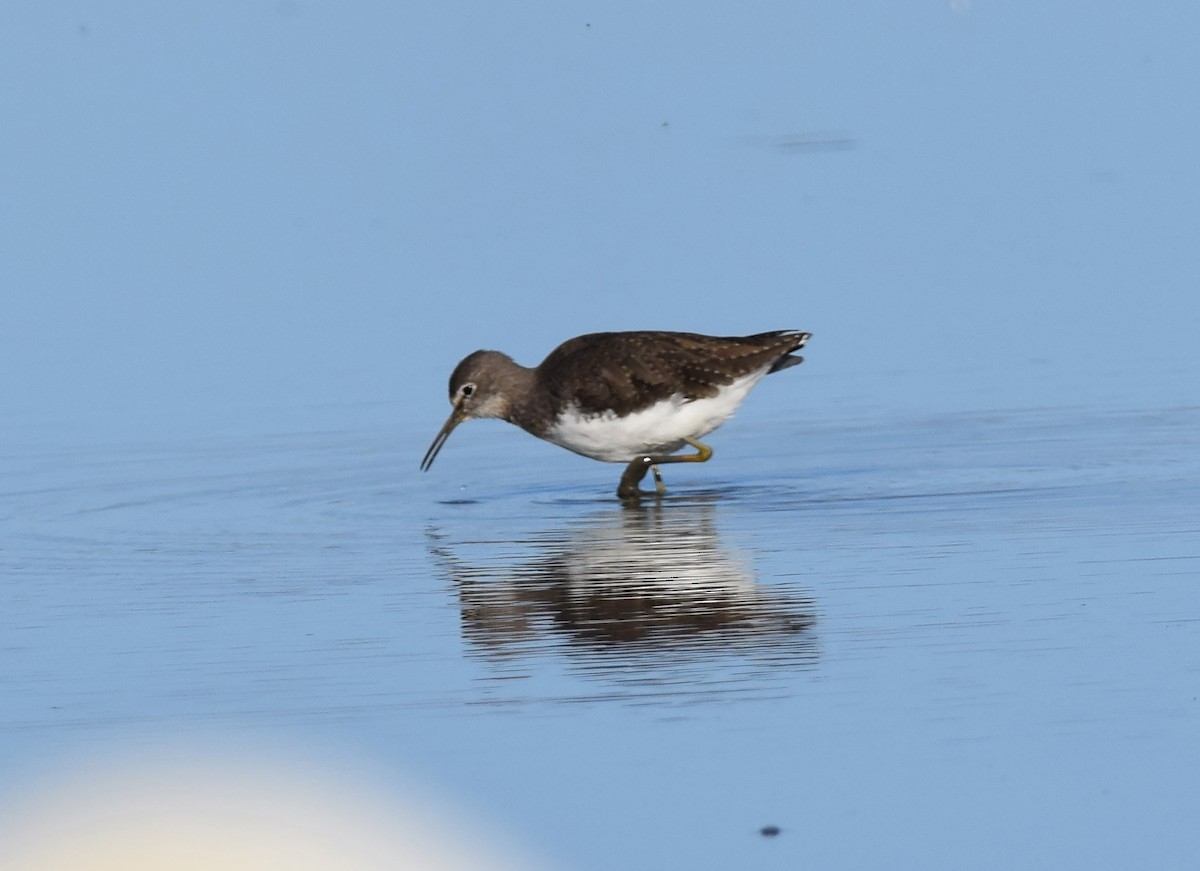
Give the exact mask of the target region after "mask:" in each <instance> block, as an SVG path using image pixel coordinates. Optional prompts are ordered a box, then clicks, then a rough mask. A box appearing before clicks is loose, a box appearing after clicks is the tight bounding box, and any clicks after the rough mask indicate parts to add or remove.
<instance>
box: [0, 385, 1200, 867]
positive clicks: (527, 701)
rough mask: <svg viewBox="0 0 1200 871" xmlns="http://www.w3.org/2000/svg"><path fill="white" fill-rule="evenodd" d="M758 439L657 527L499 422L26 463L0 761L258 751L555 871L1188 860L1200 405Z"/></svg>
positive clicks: (1043, 412)
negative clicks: (235, 748) (303, 762)
mask: <svg viewBox="0 0 1200 871" xmlns="http://www.w3.org/2000/svg"><path fill="white" fill-rule="evenodd" d="M746 417H747V418H748V420H747V421H745V422H742V421H740V420H739V422H737V423H734V424H731V425H730V426H729V427H728V432H729V433H731V437H729V438H724V439H722V438H720V434H718V436H716V437H714V438H713V439H712V440H713V441H714V442H715V443H716V444H717V446H718V447H717V453H716V456H715V457H714V459H713V460H712V461H710V463H709V464H707V465H706V466H703V467H689V468H686V469H684V468H676V469H670V470H667V471H669V472H671V473H672V474H671V475H670V477H669V479H668V485H669V486H670V487H671V492H670V493H669V494H668V496H667V497H666V498H665V499H664V500H662V501H661V502H658V501H649V502H647V504H644V505H643V506H641V507H639V508H628V507H622V506H621V505H620V503H618V502H617V501H616V500H615V499H614V498H612V496H611V490H612V488H613V486H614V485H615V480H616V473H617V472H618V471H619V470H618V468H617V467H615V466H607V465H602V464H596V463H591V462H589V461H585V460H582V459H579V458H575V457H573V456H571V455H568V454H566V453H565V452H559V451H557V450H556V449H554V448H552V447H550V446H545V445H541V444H539V443H537V442H536V441H534V440H532V439H528V438H527V437H523V435H522V434H520V433H519V432H517V431H515V430H512V431H510V430H508V429H506V428H500V427H494V428H490V431H489V428H485V426H484V425H477V426H476V427H475V428H474V429H472V428H468V427H464V428H463V430H462V431H461V432H459V433H456V441H452V443H451V444H450V445H448V447H447V449H446V451H444V452H443V456H442V457H441V458H440V460H439V465H438V466H437V467H436V469H435V471H434V472H430V473H428V474H426V475H424V476H421V475H420V474H419V473H417V472H416V471H415V464H416V461H417V460H418V459H419V451H418V452H416V453H411V452H410V453H407V454H403V453H401V452H400V451H399V450H398V449H397V440H396V439H395V438H394V437H393V435H394V434H393V433H391V432H390V431H385V430H373V429H364V430H362V431H357V432H356V431H353V430H346V431H341V432H326V433H310V434H304V435H289V436H279V437H276V438H263V439H260V438H255V439H246V440H234V439H212V440H195V441H191V442H175V443H169V444H161V445H118V446H110V447H105V448H90V449H89V448H85V447H83V446H80V447H78V448H75V449H72V450H64V449H56V450H53V451H45V452H40V451H38V450H36V449H29V450H27V451H26V452H23V453H21V454H19V455H16V456H12V455H10V456H8V457H6V458H5V464H6V467H7V468H9V469H10V470H15V474H14V475H12V476H10V477H9V478H8V484H7V486H6V488H5V490H4V492H3V503H2V504H3V506H4V515H3V522H4V525H5V528H6V536H5V539H6V540H5V547H4V551H3V577H4V587H3V595H4V599H5V602H6V608H5V610H4V614H3V618H2V625H0V628H2V632H3V637H4V639H5V648H6V654H5V668H4V679H5V686H6V693H5V698H6V701H5V704H4V726H3V728H4V733H5V741H4V742H3V746H4V751H3V754H2V755H0V762H2V763H3V764H4V765H5V766H8V767H11V768H12V769H13V770H18V771H19V770H25V769H28V768H30V767H31V763H30V760H31V759H36V758H39V757H40V758H53V756H54V754H56V753H61V752H63V751H64V750H67V749H71V750H73V751H76V752H77V751H78V749H79V747H80V745H83V746H85V747H89V746H90V747H94V748H96V749H97V752H99V751H101V750H104V749H105V748H106V747H109V748H111V747H116V748H121V747H128V746H131V745H132V746H136V745H138V744H139V743H140V742H142V741H145V740H150V739H152V738H155V737H160V736H162V735H175V736H179V735H183V736H188V735H195V736H197V737H198V738H199V737H203V738H204V739H205V740H206V741H211V740H213V736H214V735H217V736H223V737H222V740H226V741H235V740H238V736H243V737H245V738H246V739H247V740H249V739H250V738H253V739H254V740H264V739H265V737H267V736H275V737H276V739H278V740H284V741H286V742H294V743H295V744H296V745H297V746H303V747H305V748H307V750H306V752H308V753H312V754H314V755H317V756H321V755H323V754H324V755H336V754H345V753H348V752H351V753H352V754H353V755H355V756H356V757H358V758H368V759H372V760H375V764H376V765H377V766H379V767H380V768H381V769H382V770H383V771H385V772H386V771H391V772H392V773H393V776H395V777H396V778H398V779H402V778H405V777H411V776H416V777H418V778H421V779H424V780H425V781H428V782H434V783H437V784H438V785H439V786H440V787H441V788H444V789H447V790H449V791H450V793H451V794H453V795H456V796H458V797H459V798H460V799H461V800H463V801H464V802H466V803H467V804H468V805H470V806H471V807H473V808H475V809H476V810H477V811H479V812H480V813H482V814H484V815H486V816H487V817H488V818H489V819H491V820H492V821H494V822H497V823H499V824H500V825H501V826H502V827H503V828H504V829H505V830H507V831H508V832H510V833H512V834H515V835H516V836H517V837H518V839H519V840H520V841H521V842H522V843H524V844H527V845H531V846H533V847H535V848H536V849H537V850H539V851H541V852H542V854H543V855H545V856H547V857H549V858H550V859H551V860H552V861H554V862H557V863H560V864H561V865H563V866H565V867H579V868H611V867H664V866H668V865H675V866H686V867H712V868H717V867H731V866H735V865H736V866H740V867H795V866H797V865H799V864H801V863H816V864H823V865H836V866H840V867H877V866H879V865H881V864H889V863H894V862H901V864H912V865H920V866H922V867H944V868H951V867H963V866H968V865H976V864H979V863H980V857H981V850H983V849H984V846H985V845H986V856H985V861H984V862H983V864H985V865H988V866H991V867H1016V866H1022V867H1044V868H1051V867H1062V866H1063V865H1069V864H1077V863H1079V862H1084V863H1087V864H1089V865H1094V866H1096V867H1111V868H1116V867H1125V866H1128V865H1129V864H1131V863H1136V862H1148V863H1150V864H1153V865H1155V866H1156V867H1164V868H1165V867H1186V866H1187V865H1188V864H1189V863H1190V862H1192V861H1193V860H1194V859H1195V858H1196V856H1197V848H1198V846H1200V841H1198V839H1197V837H1196V835H1195V829H1194V826H1192V825H1191V824H1190V819H1191V816H1192V808H1194V806H1195V802H1196V799H1197V786H1196V784H1197V783H1200V749H1198V748H1197V744H1196V741H1195V735H1196V734H1197V726H1198V724H1200V703H1198V702H1197V689H1198V678H1200V671H1198V670H1200V660H1198V659H1197V651H1198V650H1200V636H1198V632H1200V620H1198V619H1197V618H1198V616H1200V586H1198V585H1197V584H1196V578H1197V574H1198V572H1200V549H1198V548H1197V542H1198V541H1200V537H1198V536H1197V525H1196V517H1197V515H1196V510H1195V509H1196V505H1197V504H1200V452H1198V451H1197V444H1196V433H1197V432H1198V431H1200V410H1197V409H1195V408H1171V409H1157V410H1149V409H1139V410H1128V411H1113V412H1108V413H1102V414H1101V413H1091V414H1088V413H1081V412H1079V411H1077V410H1068V409H1039V410H1016V411H1013V410H1010V411H1004V412H1001V411H997V412H995V413H992V414H962V415H954V416H939V417H932V418H891V419H876V420H867V419H862V420H857V421H833V420H824V421H815V422H814V421H810V422H807V423H804V424H796V423H793V422H789V421H787V420H786V418H785V417H784V416H782V415H779V414H777V413H762V414H757V415H755V414H753V413H750V412H749V410H748V411H747V415H746ZM348 418H349V419H353V414H352V413H351V414H350V415H348ZM435 425H436V422H435ZM426 429H428V428H426ZM723 432H724V431H723ZM422 434H425V432H424V430H421V431H416V430H414V431H413V432H412V433H411V435H412V438H413V439H417V438H420V436H421V435H422ZM510 436H512V437H511V438H509V437H510ZM732 436H736V438H734V437H732ZM497 442H498V443H500V444H501V445H502V446H503V452H502V453H497V452H496V450H495V449H494V447H493V446H494V444H495V443H497ZM32 767H34V768H36V766H32ZM768 825H774V826H778V827H779V828H780V829H781V832H780V834H779V835H778V836H777V837H773V838H765V837H763V836H762V835H761V834H759V830H760V829H761V828H762V827H764V826H768ZM1018 833H1019V836H1018Z"/></svg>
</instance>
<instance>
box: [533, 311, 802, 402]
mask: <svg viewBox="0 0 1200 871" xmlns="http://www.w3.org/2000/svg"><path fill="white" fill-rule="evenodd" d="M807 339H808V334H807V333H799V332H794V331H791V330H781V331H778V332H772V333H759V334H757V335H753V336H704V335H699V334H697V333H673V332H653V331H646V332H635V333H590V334H588V335H585V336H578V337H576V338H574V339H570V340H568V341H566V342H564V343H563V344H561V345H559V346H558V347H557V348H556V349H554V350H553V351H551V352H550V355H549V356H547V357H546V359H545V360H543V361H542V363H541V364H540V365H539V366H538V367H537V369H536V370H535V371H536V377H537V383H538V384H539V386H541V387H542V389H543V390H544V394H543V395H545V396H547V397H549V398H551V400H552V402H553V405H554V407H553V409H552V411H553V412H554V413H557V412H559V411H561V410H562V409H563V408H565V407H566V406H567V405H569V404H572V403H573V404H575V405H576V406H577V407H578V409H579V410H580V411H581V412H582V413H584V414H604V413H609V412H611V413H615V414H617V415H626V414H629V413H631V412H634V411H638V410H640V409H642V408H646V407H648V406H651V405H653V404H655V403H656V402H660V401H662V400H664V399H668V398H670V397H671V396H674V395H675V394H677V393H679V394H682V395H683V396H684V397H685V398H686V399H701V398H704V397H710V396H715V395H716V394H717V391H718V390H720V388H722V387H724V386H726V385H728V384H730V383H732V382H733V381H735V380H736V379H738V378H741V377H743V376H745V375H749V374H750V373H751V372H754V371H756V370H758V369H761V368H762V367H763V366H768V365H770V366H771V371H772V372H777V371H779V370H780V369H786V368H787V367H788V366H794V365H795V364H797V363H799V362H801V360H802V359H803V358H801V357H793V356H789V355H790V354H791V352H792V351H795V350H797V349H799V348H800V347H802V346H803V345H804V343H805V341H807Z"/></svg>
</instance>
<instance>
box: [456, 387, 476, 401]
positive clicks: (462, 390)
mask: <svg viewBox="0 0 1200 871" xmlns="http://www.w3.org/2000/svg"><path fill="white" fill-rule="evenodd" d="M458 392H459V393H461V394H462V395H463V398H464V399H465V398H466V397H468V396H470V395H471V394H472V393H474V392H475V385H474V384H464V385H463V386H462V387H460V388H458Z"/></svg>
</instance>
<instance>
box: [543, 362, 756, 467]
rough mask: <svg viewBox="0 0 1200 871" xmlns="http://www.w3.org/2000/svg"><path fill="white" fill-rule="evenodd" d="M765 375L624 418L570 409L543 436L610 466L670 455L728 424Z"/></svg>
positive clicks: (751, 376) (678, 398) (753, 375)
mask: <svg viewBox="0 0 1200 871" xmlns="http://www.w3.org/2000/svg"><path fill="white" fill-rule="evenodd" d="M769 369H770V367H769V366H764V367H763V368H761V369H759V370H758V371H757V372H751V373H750V374H749V375H746V376H744V377H742V378H739V379H737V380H736V381H734V382H733V383H732V384H730V385H729V386H727V387H723V388H721V391H720V392H719V393H718V394H717V395H716V396H713V397H711V398H708V399H692V400H688V399H684V398H683V397H682V396H680V395H679V394H676V395H675V396H672V397H671V398H670V399H665V400H663V401H662V402H659V403H656V404H655V405H652V406H650V407H649V408H645V409H642V410H641V411H636V412H634V413H633V414H631V415H628V416H627V417H618V416H617V415H616V414H614V413H612V412H606V413H604V414H594V415H584V414H581V413H580V412H579V409H578V408H577V407H575V406H568V407H567V409H566V411H564V412H563V414H562V415H561V416H560V417H559V418H558V422H557V423H556V424H555V425H554V428H553V429H551V430H550V431H549V432H548V433H546V440H547V441H550V442H553V443H554V444H556V445H560V446H562V447H564V448H566V449H567V450H571V451H574V452H575V453H577V454H583V455H584V456H585V457H591V458H592V459H594V460H604V461H605V462H608V463H628V462H629V461H630V460H633V459H634V458H635V457H638V456H642V455H644V454H652V453H659V454H664V453H667V454H669V453H671V452H673V451H677V450H679V449H680V448H681V447H683V445H684V439H685V438H693V439H698V438H700V437H702V436H705V435H708V433H710V432H712V431H713V430H714V429H716V428H717V427H719V426H720V425H721V424H723V423H724V422H725V421H727V420H729V418H730V417H732V416H733V413H734V411H736V410H737V407H738V406H739V405H741V404H742V400H743V399H745V398H746V394H747V393H749V392H750V388H751V387H753V386H754V385H755V384H757V383H758V382H759V381H760V380H761V379H762V377H763V376H764V375H766V374H767V371H768V370H769Z"/></svg>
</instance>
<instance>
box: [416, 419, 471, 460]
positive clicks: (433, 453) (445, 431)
mask: <svg viewBox="0 0 1200 871" xmlns="http://www.w3.org/2000/svg"><path fill="white" fill-rule="evenodd" d="M464 420H466V417H465V416H464V415H463V414H462V412H460V411H459V410H458V409H457V408H456V409H454V411H452V412H450V417H449V418H448V419H447V420H446V423H445V425H444V426H443V427H442V428H441V429H440V430H438V434H437V435H436V436H434V439H433V444H431V445H430V446H429V450H427V451H426V452H425V459H423V460H421V471H422V472H428V471H429V467H430V466H432V465H433V461H434V460H435V459H437V455H438V451H440V450H441V449H442V445H444V444H445V443H446V439H448V438H450V433H452V432H454V428H455V427H456V426H458V425H459V424H460V423H462V422H463V421H464Z"/></svg>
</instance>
